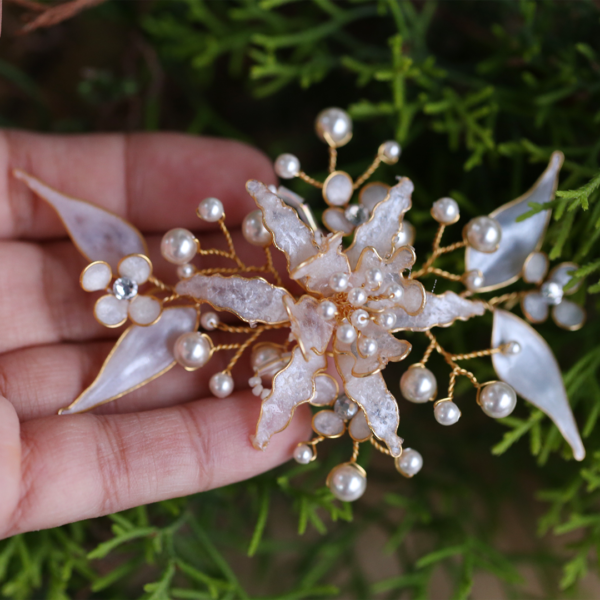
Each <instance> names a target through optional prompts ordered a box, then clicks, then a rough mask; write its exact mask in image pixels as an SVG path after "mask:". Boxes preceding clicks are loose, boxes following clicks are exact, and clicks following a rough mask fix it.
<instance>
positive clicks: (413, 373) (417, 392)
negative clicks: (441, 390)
mask: <svg viewBox="0 0 600 600" xmlns="http://www.w3.org/2000/svg"><path fill="white" fill-rule="evenodd" d="M400 391H401V392H402V395H403V396H404V397H405V398H406V399H407V400H409V401H410V402H415V403H417V404H420V403H422V402H429V401H430V400H433V399H434V398H435V395H436V394H437V380H436V378H435V375H434V374H433V373H432V372H431V371H430V370H429V369H427V368H425V367H420V366H417V365H412V366H410V367H409V368H408V370H407V371H406V372H405V373H404V374H403V375H402V377H401V378H400Z"/></svg>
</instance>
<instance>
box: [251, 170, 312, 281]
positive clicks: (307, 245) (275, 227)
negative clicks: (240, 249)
mask: <svg viewBox="0 0 600 600" xmlns="http://www.w3.org/2000/svg"><path fill="white" fill-rule="evenodd" d="M246 189H247V190H248V193H249V194H250V195H251V196H252V197H253V198H254V200H255V201H256V204H258V206H259V208H260V209H261V210H262V212H263V220H264V223H265V227H266V228H267V229H268V230H269V231H270V232H271V233H272V234H273V243H274V244H275V246H276V247H277V248H279V250H281V251H282V252H283V253H284V254H285V255H286V257H287V261H288V269H289V270H290V271H293V270H294V269H295V268H296V267H297V266H298V265H299V264H300V263H303V262H304V261H305V260H307V259H309V258H310V257H311V256H313V255H314V254H316V253H317V248H316V246H315V245H314V244H313V232H312V231H311V230H310V229H309V228H308V227H307V226H306V225H305V224H304V223H303V222H302V221H301V220H300V218H299V217H298V213H297V212H296V211H295V210H294V209H293V208H290V207H289V206H286V204H285V203H284V202H283V200H282V199H281V198H279V196H277V195H275V194H273V192H271V191H269V189H268V188H267V187H266V186H265V185H264V184H262V183H261V182H260V181H254V180H251V181H248V182H247V183H246Z"/></svg>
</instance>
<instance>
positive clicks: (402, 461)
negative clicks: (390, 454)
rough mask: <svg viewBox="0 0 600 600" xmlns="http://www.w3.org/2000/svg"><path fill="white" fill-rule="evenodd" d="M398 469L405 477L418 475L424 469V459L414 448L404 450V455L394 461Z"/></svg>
mask: <svg viewBox="0 0 600 600" xmlns="http://www.w3.org/2000/svg"><path fill="white" fill-rule="evenodd" d="M394 462H395V464H396V469H398V471H399V472H400V473H402V475H404V476H405V477H412V476H413V475H416V474H417V473H418V472H419V471H420V470H421V468H422V467H423V457H422V456H421V453H420V452H417V451H416V450H413V449H412V448H404V450H403V451H402V454H401V455H400V456H399V457H398V458H396V460H395V461H394Z"/></svg>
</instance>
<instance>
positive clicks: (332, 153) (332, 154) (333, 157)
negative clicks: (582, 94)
mask: <svg viewBox="0 0 600 600" xmlns="http://www.w3.org/2000/svg"><path fill="white" fill-rule="evenodd" d="M336 164H337V150H336V149H335V148H334V147H333V146H329V172H330V173H333V172H334V171H335V166H336Z"/></svg>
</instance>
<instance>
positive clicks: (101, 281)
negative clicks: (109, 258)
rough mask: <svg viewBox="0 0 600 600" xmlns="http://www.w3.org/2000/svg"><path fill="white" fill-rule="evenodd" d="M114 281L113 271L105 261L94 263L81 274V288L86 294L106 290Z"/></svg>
mask: <svg viewBox="0 0 600 600" xmlns="http://www.w3.org/2000/svg"><path fill="white" fill-rule="evenodd" d="M111 279H112V270H111V268H110V265H109V264H108V263H105V262H103V261H99V262H93V263H92V264H91V265H88V266H87V267H86V268H85V269H84V270H83V273H81V279H80V282H81V287H82V288H83V289H84V290H85V291H86V292H97V291H98V290H105V289H106V288H107V287H108V284H109V283H110V281H111Z"/></svg>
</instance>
